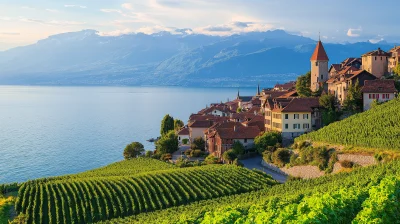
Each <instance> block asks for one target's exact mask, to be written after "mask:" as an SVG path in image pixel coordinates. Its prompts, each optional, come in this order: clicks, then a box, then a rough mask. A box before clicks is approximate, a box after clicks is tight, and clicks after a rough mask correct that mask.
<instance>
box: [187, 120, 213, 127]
mask: <svg viewBox="0 0 400 224" xmlns="http://www.w3.org/2000/svg"><path fill="white" fill-rule="evenodd" d="M212 125H213V121H194V122H193V123H190V124H189V127H190V128H209V127H211V126H212Z"/></svg>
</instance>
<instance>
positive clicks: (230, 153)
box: [222, 149, 237, 164]
mask: <svg viewBox="0 0 400 224" xmlns="http://www.w3.org/2000/svg"><path fill="white" fill-rule="evenodd" d="M222 158H223V159H224V161H226V162H228V163H229V164H230V163H232V161H233V160H235V159H236V158H237V156H236V153H234V152H233V150H232V149H229V150H228V151H225V152H224V153H223V154H222Z"/></svg>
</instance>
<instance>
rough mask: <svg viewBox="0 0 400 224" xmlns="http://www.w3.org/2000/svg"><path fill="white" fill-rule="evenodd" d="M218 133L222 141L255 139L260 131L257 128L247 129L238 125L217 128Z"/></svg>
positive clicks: (250, 127)
mask: <svg viewBox="0 0 400 224" xmlns="http://www.w3.org/2000/svg"><path fill="white" fill-rule="evenodd" d="M216 133H217V134H218V135H219V136H220V138H222V139H245V138H247V139H254V138H255V137H257V136H258V135H259V134H260V129H259V128H258V127H257V126H249V127H246V126H244V125H242V124H240V123H236V124H235V126H234V127H230V128H217V130H216Z"/></svg>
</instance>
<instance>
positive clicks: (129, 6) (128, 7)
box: [121, 3, 133, 10]
mask: <svg viewBox="0 0 400 224" xmlns="http://www.w3.org/2000/svg"><path fill="white" fill-rule="evenodd" d="M121 6H122V8H124V9H129V10H132V9H133V5H132V4H131V3H124V4H122V5H121Z"/></svg>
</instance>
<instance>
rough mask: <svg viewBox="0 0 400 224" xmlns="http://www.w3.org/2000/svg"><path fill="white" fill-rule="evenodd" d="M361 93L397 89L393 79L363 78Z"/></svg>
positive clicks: (393, 91) (395, 90)
mask: <svg viewBox="0 0 400 224" xmlns="http://www.w3.org/2000/svg"><path fill="white" fill-rule="evenodd" d="M362 92H363V93H396V92H397V89H396V87H395V84H394V80H393V79H385V80H379V79H377V80H365V82H364V87H363V88H362Z"/></svg>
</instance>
